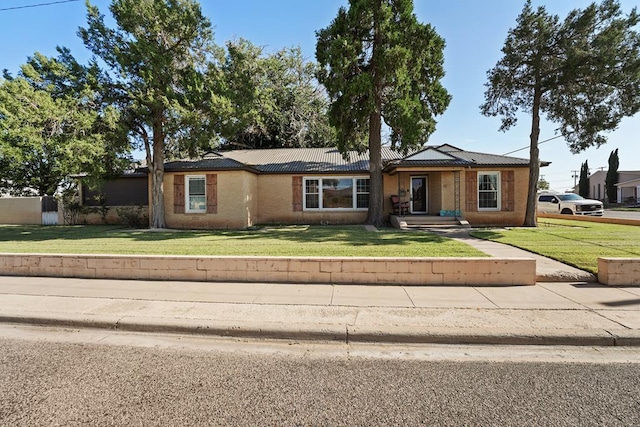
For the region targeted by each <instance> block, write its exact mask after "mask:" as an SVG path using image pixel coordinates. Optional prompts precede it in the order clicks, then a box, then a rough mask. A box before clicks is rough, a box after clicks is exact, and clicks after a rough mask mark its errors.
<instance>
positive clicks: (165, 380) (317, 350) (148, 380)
mask: <svg viewBox="0 0 640 427" xmlns="http://www.w3.org/2000/svg"><path fill="white" fill-rule="evenodd" d="M0 346H1V348H2V351H1V352H0V388H1V389H2V390H3V397H2V399H1V400H0V425H2V426H32V425H71V426H73V425H101V426H108V425H145V426H147V425H162V426H168V425H176V426H177V425H240V426H242V425H246V426H249V425H251V426H254V425H385V426H386V425H420V424H425V425H445V426H446V425H483V426H487V425H500V426H504V425H518V426H534V425H535V426H538V425H554V426H563V425H566V426H569V425H582V426H589V425H620V426H630V425H640V401H639V399H638V396H640V369H639V365H638V364H639V363H640V357H638V355H639V353H638V350H637V348H615V347H612V348H591V347H584V348H578V347H545V348H539V347H535V346H527V347H526V348H525V347H517V346H513V347H500V346H491V347H483V346H417V345H415V346H381V345H371V346H367V345H360V346H353V345H349V346H347V345H344V344H328V343H324V344H323V343H317V344H316V343H314V344H312V343H300V342H284V343H281V342H273V341H272V342H269V341H264V342H257V341H253V342H246V341H238V340H224V339H213V338H204V337H194V336H180V335H162V334H132V333H129V334H125V333H119V332H113V331H103V330H70V329H68V330H63V329H53V328H44V327H28V326H10V325H1V326H0ZM630 362H631V363H630Z"/></svg>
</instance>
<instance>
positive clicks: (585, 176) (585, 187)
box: [578, 160, 595, 198]
mask: <svg viewBox="0 0 640 427" xmlns="http://www.w3.org/2000/svg"><path fill="white" fill-rule="evenodd" d="M578 194H579V195H581V196H582V197H584V198H588V197H589V162H588V161H587V160H585V161H584V163H583V164H582V165H581V166H580V179H579V181H578ZM594 197H595V196H594Z"/></svg>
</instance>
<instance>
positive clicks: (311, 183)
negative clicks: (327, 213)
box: [304, 176, 370, 210]
mask: <svg viewBox="0 0 640 427" xmlns="http://www.w3.org/2000/svg"><path fill="white" fill-rule="evenodd" d="M369 182H370V181H369V178H365V177H355V176H327V177H324V176H323V177H308V178H304V209H305V210H312V209H327V210H339V209H353V210H356V209H367V208H368V207H369Z"/></svg>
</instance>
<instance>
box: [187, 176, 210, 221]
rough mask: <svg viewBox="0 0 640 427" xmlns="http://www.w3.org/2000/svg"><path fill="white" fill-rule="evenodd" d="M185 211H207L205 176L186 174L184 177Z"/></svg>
mask: <svg viewBox="0 0 640 427" xmlns="http://www.w3.org/2000/svg"><path fill="white" fill-rule="evenodd" d="M184 195H185V212H191V213H196V212H201V213H202V212H206V211H207V177H206V176H205V175H187V176H186V177H185V192H184Z"/></svg>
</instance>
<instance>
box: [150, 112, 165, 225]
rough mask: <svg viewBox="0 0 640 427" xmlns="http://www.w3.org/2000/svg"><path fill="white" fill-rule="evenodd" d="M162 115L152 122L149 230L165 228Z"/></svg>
mask: <svg viewBox="0 0 640 427" xmlns="http://www.w3.org/2000/svg"><path fill="white" fill-rule="evenodd" d="M162 121H163V120H162V114H157V115H156V118H154V121H153V153H152V156H153V160H152V162H151V165H150V167H149V172H150V174H151V209H152V211H151V212H152V213H151V228H166V223H165V219H164V129H163V123H162Z"/></svg>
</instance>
